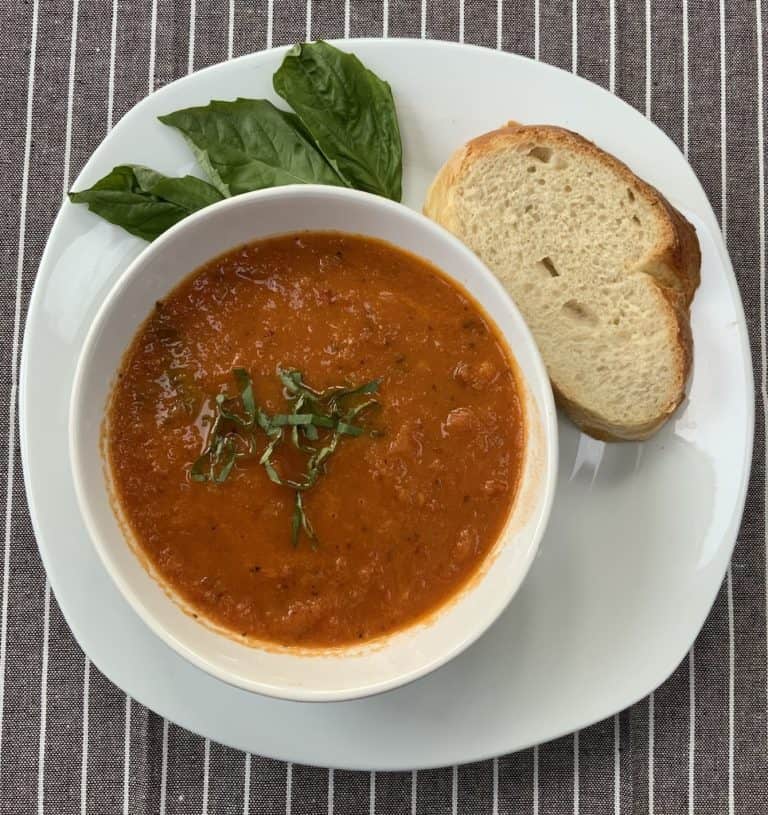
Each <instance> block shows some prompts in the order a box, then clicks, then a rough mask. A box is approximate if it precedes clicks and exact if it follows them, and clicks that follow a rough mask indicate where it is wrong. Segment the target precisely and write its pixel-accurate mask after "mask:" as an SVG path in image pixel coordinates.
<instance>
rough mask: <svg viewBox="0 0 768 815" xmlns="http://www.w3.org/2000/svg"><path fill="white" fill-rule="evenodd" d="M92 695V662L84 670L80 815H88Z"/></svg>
mask: <svg viewBox="0 0 768 815" xmlns="http://www.w3.org/2000/svg"><path fill="white" fill-rule="evenodd" d="M90 695H91V660H90V659H88V657H86V658H85V667H84V669H83V754H82V756H81V757H80V815H87V813H88V711H89V706H90Z"/></svg>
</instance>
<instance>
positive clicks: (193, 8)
mask: <svg viewBox="0 0 768 815" xmlns="http://www.w3.org/2000/svg"><path fill="white" fill-rule="evenodd" d="M196 16H197V2H196V0H189V33H188V35H187V39H188V41H189V50H188V51H187V55H188V56H187V73H188V74H191V73H192V71H194V70H195V23H196V20H195V17H196Z"/></svg>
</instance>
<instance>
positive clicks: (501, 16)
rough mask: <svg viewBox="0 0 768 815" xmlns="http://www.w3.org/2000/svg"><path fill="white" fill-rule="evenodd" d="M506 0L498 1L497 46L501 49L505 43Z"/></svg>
mask: <svg viewBox="0 0 768 815" xmlns="http://www.w3.org/2000/svg"><path fill="white" fill-rule="evenodd" d="M503 25H504V0H497V2H496V48H497V49H498V50H499V51H501V48H502V45H503V43H504V40H503V34H504V27H503Z"/></svg>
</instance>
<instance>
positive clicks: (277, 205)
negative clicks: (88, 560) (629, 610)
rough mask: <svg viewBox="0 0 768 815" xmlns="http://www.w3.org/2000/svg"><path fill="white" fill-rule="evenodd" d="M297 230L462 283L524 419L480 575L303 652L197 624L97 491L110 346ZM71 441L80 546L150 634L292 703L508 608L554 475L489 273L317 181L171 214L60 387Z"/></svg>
mask: <svg viewBox="0 0 768 815" xmlns="http://www.w3.org/2000/svg"><path fill="white" fill-rule="evenodd" d="M304 229H312V230H338V231H344V232H351V233H356V234H361V235H368V236H372V237H375V238H380V239H383V240H385V241H389V242H390V243H392V244H395V245H396V246H400V247H402V248H403V249H406V250H408V251H410V252H413V253H414V254H416V255H419V256H420V257H422V258H425V259H426V260H428V261H431V262H432V263H433V264H434V265H435V266H437V267H438V268H439V269H441V270H442V271H443V272H444V273H445V274H446V275H448V276H449V277H451V278H452V279H453V280H455V281H456V282H457V283H459V284H460V285H461V286H462V287H464V288H465V289H466V290H467V291H468V292H470V293H471V294H472V295H473V296H474V298H475V299H476V300H477V301H479V302H480V304H481V305H482V306H483V308H484V309H485V311H486V312H487V313H488V315H489V316H490V317H491V318H492V319H493V321H494V322H495V323H496V325H497V326H498V327H499V329H500V330H501V332H502V333H503V335H504V337H505V338H506V340H507V342H508V344H509V347H510V348H511V349H512V352H513V354H514V357H515V359H516V361H517V365H518V368H519V372H520V380H521V382H520V387H521V390H522V393H521V399H522V403H523V407H524V412H525V417H526V422H527V442H526V449H525V455H524V462H523V468H522V475H521V482H520V488H519V491H518V496H517V498H516V501H515V505H514V507H513V510H512V512H511V514H510V518H509V520H508V522H507V524H506V526H505V528H504V531H503V533H502V535H501V536H500V538H499V540H498V541H497V543H496V546H495V547H494V550H493V551H492V552H491V554H490V555H489V556H488V558H487V560H486V562H485V563H484V565H483V567H482V569H481V573H480V575H479V577H478V578H477V579H474V580H472V581H470V585H469V586H468V587H467V588H465V589H464V590H463V591H462V592H461V593H460V594H459V595H458V596H457V597H456V598H454V599H453V600H452V601H450V602H449V603H448V604H447V605H446V606H445V607H444V608H442V609H440V610H439V611H438V612H437V613H435V614H434V615H432V617H431V618H430V619H429V620H428V621H426V622H423V623H419V624H417V625H414V626H412V627H410V628H407V629H405V630H403V631H401V632H398V633H396V634H393V635H391V636H389V637H388V638H386V639H384V640H378V641H375V642H372V643H370V644H367V645H366V644H362V645H355V646H354V647H351V648H347V649H344V648H342V649H339V648H335V649H333V650H327V651H325V652H322V651H321V652H316V653H308V652H306V651H298V650H296V651H291V650H290V649H280V650H276V649H274V648H265V649H261V648H258V647H248V646H246V645H243V644H241V643H239V642H236V641H235V640H232V639H229V638H228V637H226V636H224V635H222V634H220V633H217V632H215V631H214V630H212V629H210V628H207V627H205V626H204V625H202V624H200V623H199V622H196V621H195V620H194V619H193V618H192V617H191V616H190V615H189V614H187V613H185V612H184V611H183V610H182V609H181V608H180V606H179V605H177V604H176V603H175V602H174V601H173V600H171V599H170V597H169V595H168V594H167V593H166V591H165V590H164V589H163V588H162V587H161V586H160V585H159V584H158V583H157V582H156V581H155V580H154V579H153V578H152V577H151V576H150V575H149V573H148V572H147V571H146V570H145V568H144V566H143V565H142V564H141V563H140V561H139V559H138V558H137V556H136V555H135V554H134V551H133V549H132V548H131V546H130V545H129V543H128V542H127V541H126V539H125V534H126V533H124V531H123V529H122V528H121V525H120V524H119V523H118V520H117V518H116V516H115V514H114V511H113V507H112V504H111V502H110V493H109V485H108V481H107V479H108V477H109V476H108V472H107V468H106V467H105V462H104V460H103V458H102V452H101V444H100V435H101V428H102V422H103V417H104V411H105V407H106V405H107V402H108V398H109V394H110V389H111V386H112V383H113V381H114V378H115V375H116V373H117V371H118V368H119V366H120V363H121V359H122V356H123V353H124V352H125V350H126V348H127V347H128V345H129V343H130V341H131V340H132V339H133V337H134V335H135V333H136V331H137V330H138V328H139V326H140V325H141V323H142V322H143V321H144V320H145V318H146V317H147V315H148V314H149V313H150V311H151V309H152V308H153V306H154V304H155V302H156V301H157V300H160V299H162V298H163V297H165V296H166V295H167V294H168V292H169V291H170V290H171V289H172V288H173V287H174V286H175V285H176V284H177V283H179V282H180V281H181V280H182V279H183V278H185V277H186V276H187V275H189V274H190V273H191V272H192V271H193V270H194V269H196V268H198V267H199V266H200V265H202V264H203V263H205V262H206V261H208V260H210V259H211V258H214V257H216V256H217V255H219V254H221V253H223V252H225V251H227V250H228V249H231V248H233V247H235V246H237V245H239V244H242V243H246V242H248V241H252V240H256V239H259V238H264V237H267V236H269V235H275V234H280V233H285V232H294V231H299V230H304ZM70 447H71V454H72V473H73V477H74V483H75V489H76V492H77V497H78V501H79V503H80V509H81V511H82V514H83V518H84V520H85V524H86V527H87V529H88V531H89V533H90V537H91V539H92V541H93V544H94V546H95V547H96V550H97V552H98V553H99V556H100V557H101V560H102V563H103V564H104V566H105V568H106V570H107V572H109V574H110V576H111V577H112V579H113V580H114V582H115V584H116V585H117V587H118V589H119V590H120V592H121V593H122V594H123V596H124V597H125V598H126V600H127V601H128V602H129V603H130V605H131V606H132V607H133V609H134V610H135V611H136V613H137V614H138V615H139V616H140V617H141V618H142V619H143V620H144V622H145V623H146V624H147V625H148V626H149V627H150V628H151V629H152V631H154V632H155V634H157V635H158V636H159V637H160V638H161V639H163V640H164V641H165V642H166V643H167V644H168V645H170V646H171V648H173V649H174V650H175V651H177V652H178V653H179V654H181V656H183V657H185V658H186V659H188V660H189V661H190V662H192V663H193V664H194V665H196V666H197V667H199V668H202V669H203V670H204V671H207V672H208V673H210V674H212V675H213V676H216V677H218V678H219V679H222V680H223V681H225V682H229V683H231V684H233V685H236V686H238V687H241V688H245V689H246V690H250V691H255V692H258V693H262V694H266V695H269V696H275V697H279V698H283V699H292V700H297V701H340V700H343V699H353V698H357V697H361V696H367V695H371V694H374V693H379V692H381V691H385V690H389V689H391V688H395V687H397V686H399V685H403V684H405V683H406V682H410V681H411V680H414V679H416V678H418V677H420V676H423V675H424V674H426V673H428V672H429V671H432V670H434V669H435V668H437V667H439V666H440V665H442V664H444V663H445V662H447V661H448V660H449V659H451V658H452V657H454V656H456V655H457V654H459V653H460V652H461V651H463V650H464V649H465V648H466V647H467V646H468V645H470V644H471V643H472V642H474V641H475V640H476V639H477V638H478V637H479V636H480V635H481V634H482V633H483V632H484V631H485V630H486V629H487V628H488V627H489V626H490V625H491V623H493V621H494V620H495V619H496V618H497V617H498V616H499V615H500V614H501V612H502V611H503V610H504V608H505V607H506V606H507V604H508V603H509V601H510V600H511V599H512V597H513V595H514V594H515V592H516V591H517V589H518V587H519V586H520V583H521V582H522V580H523V578H524V577H525V575H526V572H527V571H528V568H529V567H530V565H531V562H532V560H533V557H534V555H535V553H536V550H537V548H538V545H539V541H540V539H541V537H542V534H543V532H544V527H545V525H546V522H547V518H548V516H549V511H550V507H551V504H552V497H553V493H554V487H555V475H556V472H557V424H556V416H555V407H554V402H553V398H552V391H551V388H550V385H549V378H548V377H547V374H546V370H545V368H544V365H543V363H542V361H541V357H540V356H539V352H538V349H537V348H536V345H535V343H534V341H533V338H532V336H531V334H530V331H529V330H528V327H527V326H526V324H525V322H524V321H523V318H522V317H521V316H520V312H519V311H518V310H517V308H516V307H515V305H514V303H513V302H512V300H511V299H510V298H509V296H508V295H507V293H506V292H505V290H504V289H503V288H502V286H501V285H500V284H499V282H498V281H497V280H496V278H495V277H494V276H493V275H492V274H491V273H490V272H489V271H488V270H487V269H486V268H485V266H484V265H483V264H482V263H481V262H480V260H478V258H477V257H476V256H475V255H474V254H473V253H472V252H470V251H469V249H467V248H466V247H465V246H464V245H463V244H462V243H460V242H459V241H458V240H457V239H456V238H454V237H453V236H452V235H450V234H449V233H448V232H446V231H445V230H444V229H442V228H441V227H439V226H437V225H436V224H434V223H433V222H432V221H430V220H428V219H427V218H425V217H423V216H422V215H419V214H418V213H416V212H413V211H412V210H409V209H406V208H405V207H404V206H401V205H400V204H395V203H393V202H391V201H387V200H385V199H383V198H378V197H376V196H373V195H368V194H366V193H361V192H355V191H353V190H347V189H342V188H337V187H320V186H292V187H280V188H276V189H271V190H262V191H259V192H254V193H249V194H246V195H240V196H237V197H235V198H229V199H227V200H226V201H222V202H221V203H218V204H215V205H214V206H211V207H209V208H207V209H205V210H202V211H200V212H197V213H195V214H194V215H192V216H190V217H189V218H187V219H185V220H184V221H182V222H181V223H179V224H177V225H176V226H175V227H173V228H172V229H170V230H169V231H168V232H166V233H165V234H164V235H162V236H161V237H160V238H158V239H157V240H155V241H154V242H153V243H152V244H151V245H150V246H148V247H147V249H146V250H144V251H143V252H142V253H141V255H139V257H137V258H136V260H135V261H133V263H131V265H130V266H129V267H128V269H127V270H126V271H125V273H124V274H123V276H122V277H121V278H120V280H119V281H118V282H117V284H116V285H115V287H114V288H113V289H112V291H110V293H109V295H108V296H107V298H106V299H105V301H104V303H103V304H102V306H101V308H100V310H99V312H98V314H97V315H96V318H95V320H94V322H93V325H92V326H91V329H90V331H89V333H88V336H87V337H86V340H85V344H84V346H83V350H82V353H81V356H80V359H79V362H78V366H77V372H76V375H75V383H74V387H73V392H72V403H71V410H70ZM146 670H147V671H151V670H152V666H151V665H148V666H146Z"/></svg>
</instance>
